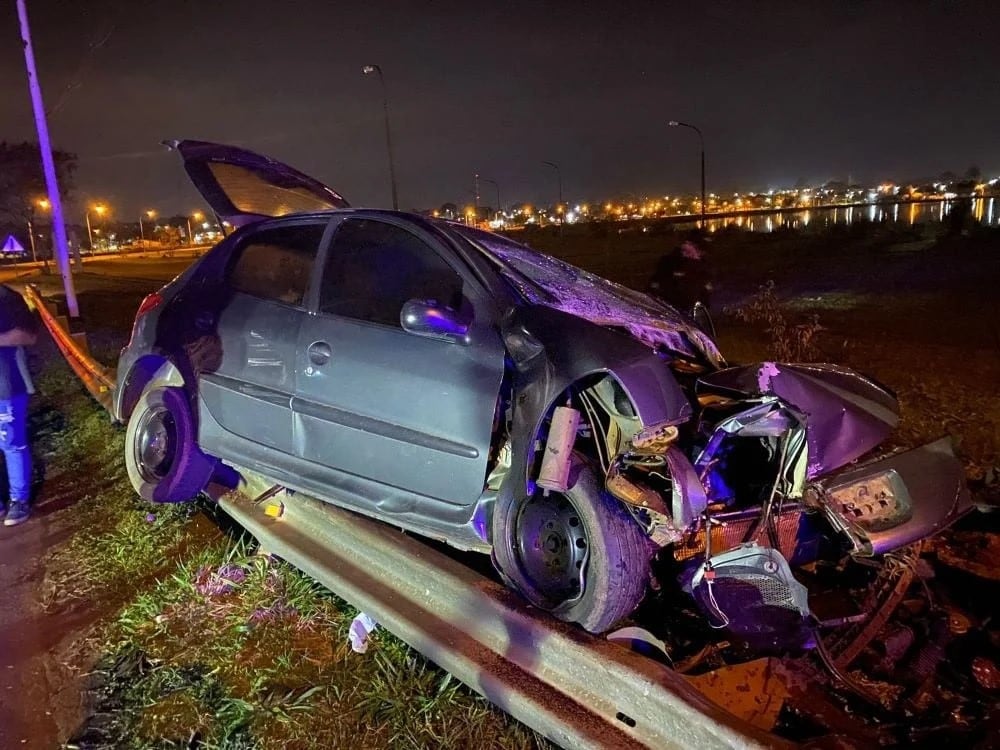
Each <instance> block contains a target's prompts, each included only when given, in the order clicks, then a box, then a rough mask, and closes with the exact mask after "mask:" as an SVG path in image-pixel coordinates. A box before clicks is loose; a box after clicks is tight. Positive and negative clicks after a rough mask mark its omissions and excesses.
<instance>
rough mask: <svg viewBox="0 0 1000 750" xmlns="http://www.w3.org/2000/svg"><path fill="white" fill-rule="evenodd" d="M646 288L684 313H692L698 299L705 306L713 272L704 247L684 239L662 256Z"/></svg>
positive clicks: (709, 292)
mask: <svg viewBox="0 0 1000 750" xmlns="http://www.w3.org/2000/svg"><path fill="white" fill-rule="evenodd" d="M649 291H650V293H651V294H653V296H655V297H659V298H660V299H662V300H664V301H665V302H667V303H668V304H669V305H671V306H673V307H674V308H676V309H677V310H680V311H681V312H683V313H685V314H687V315H693V314H694V311H695V305H696V304H697V303H699V302H700V303H701V304H702V305H704V306H705V307H706V308H707V307H708V306H709V304H710V302H711V297H712V272H711V269H710V268H709V262H708V260H707V259H706V257H705V252H704V250H702V248H701V247H699V246H698V245H697V244H696V243H695V242H694V240H692V239H687V240H685V241H684V242H682V243H681V244H680V245H678V246H677V247H676V248H674V250H673V251H672V252H670V253H668V254H666V255H664V256H663V257H662V258H661V259H660V262H659V265H657V267H656V271H655V273H654V274H653V278H652V279H651V281H650V284H649Z"/></svg>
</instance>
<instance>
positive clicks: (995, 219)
mask: <svg viewBox="0 0 1000 750" xmlns="http://www.w3.org/2000/svg"><path fill="white" fill-rule="evenodd" d="M995 200H996V199H995V198H975V199H973V201H972V209H971V214H972V218H974V219H975V220H976V221H977V222H979V223H980V224H985V225H988V226H997V225H998V224H1000V212H998V211H996V210H995V207H994V202H995ZM953 204H954V201H935V202H933V203H906V204H902V205H903V209H902V210H900V205H901V204H899V203H893V204H888V205H870V206H829V207H826V206H814V207H812V208H803V209H801V210H799V211H786V212H772V213H759V214H749V215H741V216H729V217H725V218H719V219H709V220H708V231H710V232H717V231H719V230H720V229H724V228H726V227H739V228H740V229H745V230H747V231H750V232H773V231H775V230H777V229H783V228H788V229H796V228H803V227H808V226H810V225H814V226H820V227H827V226H833V225H835V224H853V223H854V222H856V221H862V220H866V221H871V222H888V223H895V224H909V225H911V226H912V225H913V224H923V223H926V222H940V221H944V220H945V218H946V217H947V216H948V215H949V213H951V210H952V207H953ZM855 209H857V210H855Z"/></svg>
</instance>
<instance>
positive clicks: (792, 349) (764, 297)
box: [731, 281, 823, 362]
mask: <svg viewBox="0 0 1000 750" xmlns="http://www.w3.org/2000/svg"><path fill="white" fill-rule="evenodd" d="M731 312H732V314H733V315H735V316H736V318H737V319H738V320H742V321H743V322H744V323H763V324H764V326H765V332H766V333H767V335H768V337H769V338H770V349H771V355H772V356H773V357H774V359H776V360H778V361H781V362H813V361H815V360H817V359H819V358H820V352H819V349H818V347H817V343H818V342H817V336H818V335H819V333H820V331H822V330H823V326H821V325H820V323H819V316H818V315H815V314H813V315H812V316H810V317H809V319H808V320H806V321H805V322H802V323H794V322H792V321H790V320H789V319H788V316H787V314H786V312H785V309H784V308H783V307H782V305H781V303H780V302H779V301H778V298H777V296H776V295H775V293H774V281H768V282H767V283H766V284H764V285H763V286H761V287H760V288H759V289H758V291H757V293H756V294H755V295H754V296H753V297H751V298H750V300H749V301H748V302H747V303H746V304H744V305H741V306H740V307H738V308H736V309H734V310H732V311H731Z"/></svg>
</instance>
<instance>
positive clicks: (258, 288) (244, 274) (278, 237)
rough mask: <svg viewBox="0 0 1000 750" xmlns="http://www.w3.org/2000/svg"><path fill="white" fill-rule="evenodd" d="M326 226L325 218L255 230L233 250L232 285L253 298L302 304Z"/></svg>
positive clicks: (230, 280)
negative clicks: (317, 221)
mask: <svg viewBox="0 0 1000 750" xmlns="http://www.w3.org/2000/svg"><path fill="white" fill-rule="evenodd" d="M324 229H326V222H325V221H324V222H321V223H316V224H293V225H291V226H283V227H270V228H267V229H263V230H261V231H259V232H254V233H253V234H251V235H250V236H248V237H246V238H245V239H244V240H243V241H242V242H241V243H240V246H239V247H238V248H237V249H236V252H235V253H234V256H233V260H232V261H231V265H230V272H229V283H230V285H231V286H232V288H233V289H234V290H236V291H238V292H244V293H245V294H251V295H253V296H254V297H260V298H262V299H271V300H276V301H278V302H284V303H286V304H290V305H301V304H302V303H303V301H304V299H305V296H306V289H308V287H309V275H310V273H311V272H312V267H313V262H314V261H315V259H316V252H317V250H319V244H320V240H321V239H322V237H323V230H324Z"/></svg>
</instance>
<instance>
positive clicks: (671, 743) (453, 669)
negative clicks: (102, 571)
mask: <svg viewBox="0 0 1000 750" xmlns="http://www.w3.org/2000/svg"><path fill="white" fill-rule="evenodd" d="M239 471H240V472H241V474H242V475H243V477H244V484H243V486H242V487H241V488H240V489H239V490H237V491H234V492H228V493H227V492H225V491H224V490H222V489H221V488H218V489H219V492H218V493H217V494H216V499H217V500H218V502H219V505H220V507H221V508H222V509H223V510H225V511H226V513H228V514H229V515H230V516H232V517H233V518H234V519H235V520H236V521H237V522H238V523H239V524H240V525H241V526H243V527H244V528H246V529H247V530H248V531H250V532H251V533H252V534H253V535H254V536H255V537H257V539H259V540H260V542H261V545H262V547H263V548H264V549H265V550H266V551H268V552H270V553H273V554H276V555H277V556H279V557H281V558H283V559H285V560H287V561H288V562H290V563H291V564H292V565H294V566H295V567H297V568H299V569H300V570H302V571H304V572H305V573H307V574H308V575H309V576H311V577H312V578H314V579H316V580H317V581H319V582H320V583H322V584H323V585H324V586H326V587H327V588H329V589H330V590H332V591H333V592H335V593H336V594H338V595H340V596H341V597H343V598H344V599H346V600H347V601H348V602H351V603H352V604H353V605H355V606H356V607H358V608H359V609H361V610H363V611H364V612H366V613H368V614H369V615H371V616H372V617H374V618H375V619H376V620H378V621H379V622H380V623H381V624H382V625H384V626H385V627H386V628H387V629H388V630H389V631H391V632H392V633H394V634H395V635H397V636H398V637H399V638H401V639H402V640H404V641H405V642H406V643H408V644H409V645H410V646H412V647H413V648H414V649H416V650H417V651H419V652H421V653H422V654H424V655H425V656H427V657H428V658H429V659H431V660H432V661H434V662H435V663H436V664H438V665H439V666H441V668H443V669H445V670H446V671H448V672H450V673H451V674H453V675H454V676H455V677H457V678H458V679H460V680H461V681H462V682H464V683H465V684H466V685H469V686H470V687H472V688H473V689H474V690H476V691H477V692H479V693H480V694H482V695H483V696H484V697H486V698H487V699H489V700H490V701H491V702H493V703H494V704H495V705H497V706H499V707H500V708H502V709H503V710H504V711H506V712H508V713H509V714H511V715H512V716H514V717H515V718H517V719H519V720H520V721H522V722H524V723H525V724H527V725H528V726H530V727H532V728H533V729H535V730H536V731H537V732H539V733H541V734H543V735H544V736H546V737H548V738H549V739H551V740H552V741H553V742H555V743H557V744H559V745H560V746H562V747H565V748H639V747H646V748H699V749H708V748H751V747H764V746H767V747H787V746H789V745H788V743H786V742H785V741H783V740H781V739H779V738H777V737H775V736H773V735H770V734H767V733H765V732H762V731H761V730H759V729H756V728H754V727H752V726H750V725H749V724H747V723H745V722H742V721H740V720H738V719H737V718H736V717H734V716H733V715H731V714H729V713H727V712H726V711H724V710H723V709H721V708H720V707H719V706H718V705H716V704H715V703H713V702H712V701H711V700H709V699H708V698H706V697H705V696H704V695H703V694H702V693H701V692H699V691H698V690H697V689H696V688H695V687H693V686H692V685H690V684H689V683H688V682H687V681H686V680H685V678H684V677H683V676H681V675H679V674H677V673H676V672H674V671H673V670H671V669H669V668H668V667H666V666H664V665H662V664H659V663H658V662H656V661H654V660H652V659H649V658H646V657H644V656H641V655H639V654H636V653H633V652H632V651H630V650H628V649H627V648H625V647H624V646H621V645H619V644H615V643H611V642H610V641H607V640H606V639H603V638H599V637H595V636H592V635H590V634H588V633H586V632H584V631H582V630H581V629H579V628H577V627H575V626H573V625H568V624H566V623H563V622H560V621H558V620H556V619H555V618H553V617H550V616H549V615H547V614H546V613H544V612H541V611H539V610H536V609H533V608H530V607H528V606H527V605H526V604H525V602H524V601H523V600H522V599H521V598H520V597H519V596H517V595H516V594H514V593H513V592H512V591H510V590H508V589H507V588H506V587H504V586H503V585H502V584H500V583H498V582H495V581H493V580H491V579H489V578H487V577H485V576H483V575H481V574H479V573H477V572H476V571H474V570H472V569H471V568H469V567H468V566H466V565H463V564H462V563H460V562H458V561H456V560H454V559H452V558H451V557H449V556H448V555H446V554H444V553H443V552H439V551H438V550H436V549H434V548H432V547H430V546H428V545H426V544H424V543H422V542H420V541H419V540H418V539H416V538H414V537H412V536H410V535H408V534H405V533H403V532H401V531H399V530H398V529H396V528H394V527H391V526H389V525H387V524H383V523H380V522H378V521H374V520H371V519H368V518H365V517H362V516H359V515H356V514H354V513H351V512H348V511H345V510H341V509H339V508H336V507H334V506H331V505H329V504H327V503H323V502H321V501H319V500H316V499H314V498H309V497H307V496H304V495H301V494H294V495H291V496H289V495H287V494H284V493H283V494H280V495H277V496H276V497H274V498H273V499H271V500H269V501H268V503H270V504H278V503H280V505H277V508H278V509H280V515H279V517H273V515H271V514H269V513H268V512H267V503H265V504H255V503H254V502H253V501H252V500H251V499H250V498H251V497H255V496H259V495H260V494H261V493H263V492H264V491H266V490H267V489H268V488H269V487H270V483H269V482H268V481H267V480H266V479H264V478H262V477H258V476H256V475H254V474H253V473H252V472H249V471H246V470H244V469H242V468H240V469H239ZM271 512H272V513H274V512H276V511H275V509H274V508H272V510H271Z"/></svg>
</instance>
